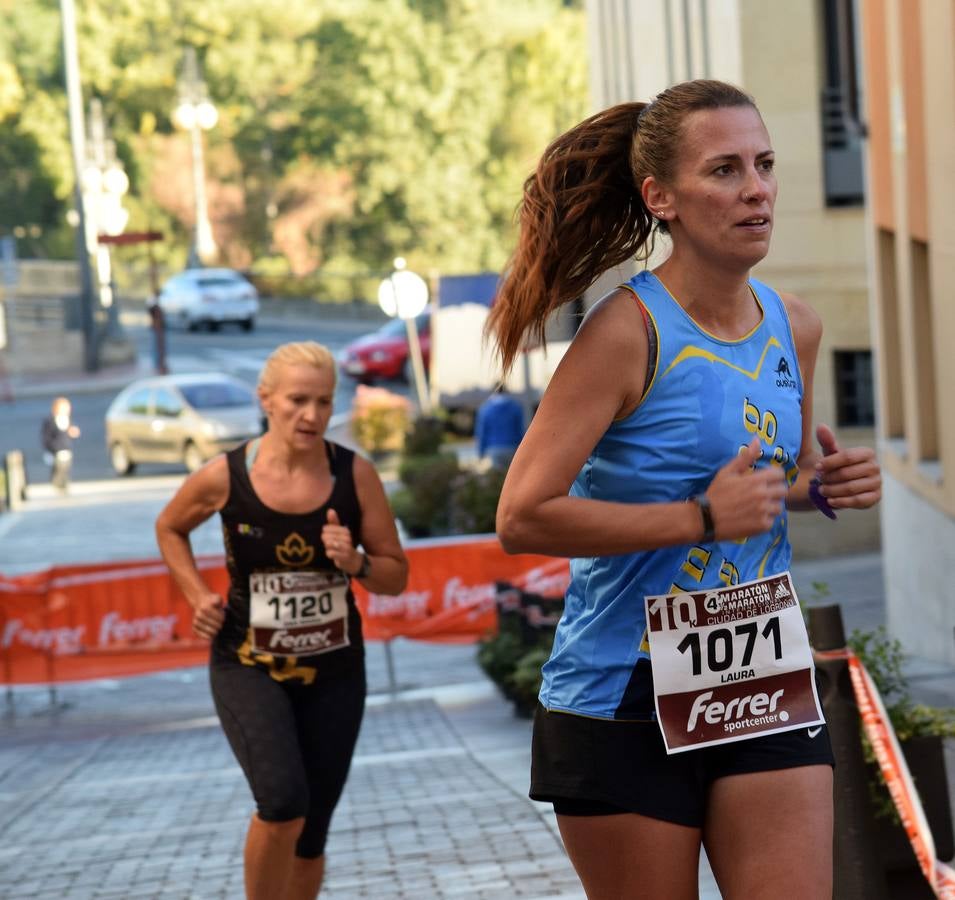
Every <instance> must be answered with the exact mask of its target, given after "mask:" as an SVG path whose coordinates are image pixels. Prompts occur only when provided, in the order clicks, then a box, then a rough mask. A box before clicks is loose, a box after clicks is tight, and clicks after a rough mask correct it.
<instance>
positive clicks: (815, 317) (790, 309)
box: [779, 293, 822, 510]
mask: <svg viewBox="0 0 955 900" xmlns="http://www.w3.org/2000/svg"><path fill="white" fill-rule="evenodd" d="M779 296H780V297H781V298H782V301H783V305H784V306H785V307H786V312H787V313H788V315H789V324H790V325H791V326H792V331H793V340H794V341H795V343H796V354H797V356H798V357H799V372H800V375H801V376H802V387H803V394H802V440H801V442H800V447H799V457H798V459H797V462H798V464H799V477H798V478H797V479H796V483H795V484H794V485H793V486H792V487H791V488H790V489H789V494H788V496H787V497H786V508H787V509H791V510H805V509H815V506H814V505H813V503H812V501H811V500H810V499H809V482H810V481H811V480H812V478H813V477H814V475H815V467H816V461H817V460H818V459H819V451H818V450H817V448H816V445H815V442H814V440H813V434H812V398H813V379H814V376H815V371H816V358H817V356H818V354H819V342H820V341H821V340H822V319H820V318H819V314H818V313H817V312H816V311H815V310H814V309H813V308H812V307H811V306H810V305H809V304H808V303H806V302H805V301H804V300H801V299H800V298H799V297H797V296H796V295H795V294H783V293H781V294H780V295H779Z"/></svg>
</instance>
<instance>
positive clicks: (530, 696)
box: [508, 635, 553, 715]
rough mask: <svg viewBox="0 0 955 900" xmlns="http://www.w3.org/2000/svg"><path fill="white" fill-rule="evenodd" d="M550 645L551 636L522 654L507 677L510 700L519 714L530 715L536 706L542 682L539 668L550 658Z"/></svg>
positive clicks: (551, 642) (551, 641)
mask: <svg viewBox="0 0 955 900" xmlns="http://www.w3.org/2000/svg"><path fill="white" fill-rule="evenodd" d="M552 644H553V635H551V639H550V640H549V641H546V642H544V643H542V644H541V645H540V646H538V647H535V648H534V649H533V650H529V651H527V652H526V653H524V655H523V656H521V657H520V659H518V660H517V664H516V665H515V666H514V670H513V671H512V672H511V674H510V676H509V677H508V684H509V685H510V688H511V700H513V701H514V706H515V708H516V710H517V712H518V713H519V714H524V715H531V714H532V713H533V711H534V708H535V707H536V706H537V695H538V694H539V693H540V689H541V681H542V680H543V677H542V675H541V667H542V666H543V665H544V663H545V662H547V660H548V659H549V658H550V651H551V645H552Z"/></svg>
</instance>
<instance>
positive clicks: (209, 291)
mask: <svg viewBox="0 0 955 900" xmlns="http://www.w3.org/2000/svg"><path fill="white" fill-rule="evenodd" d="M159 308H160V309H161V310H162V312H163V315H164V316H165V318H166V321H167V322H168V323H170V324H175V325H182V326H183V327H185V328H188V329H189V330H190V331H196V330H197V329H198V328H200V327H201V326H203V325H204V326H206V327H207V328H209V329H210V330H211V331H215V330H216V329H217V328H218V327H219V326H220V325H221V324H222V323H224V322H238V323H239V325H241V326H242V328H243V329H245V330H246V331H251V330H252V329H253V328H254V327H255V317H256V316H257V315H258V314H259V295H258V292H257V291H256V289H255V287H254V286H253V285H252V284H250V283H249V282H248V281H246V279H245V278H243V277H242V276H241V275H240V274H239V273H238V272H236V271H235V270H233V269H186V270H185V271H184V272H180V273H179V274H178V275H174V276H173V277H172V278H170V279H169V280H168V281H167V282H166V283H165V284H164V285H163V288H162V290H161V291H160V292H159Z"/></svg>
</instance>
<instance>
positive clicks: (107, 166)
mask: <svg viewBox="0 0 955 900" xmlns="http://www.w3.org/2000/svg"><path fill="white" fill-rule="evenodd" d="M81 186H82V189H83V202H84V206H85V208H86V210H87V216H86V220H85V227H86V246H87V248H88V250H89V252H90V254H91V255H92V256H93V257H94V258H95V260H96V283H97V293H98V297H99V306H100V307H101V308H102V309H105V310H106V314H107V319H106V336H107V337H108V338H110V339H113V340H117V339H121V338H122V329H121V328H120V324H119V314H118V308H117V305H116V303H115V297H114V296H113V271H112V261H111V259H110V252H109V245H108V244H105V243H102V242H101V241H100V238H101V237H102V236H104V235H109V236H111V237H112V236H116V235H118V234H122V232H123V229H125V228H126V223H127V222H128V221H129V213H128V212H127V211H126V210H125V209H124V208H123V205H122V199H123V195H124V194H125V193H126V192H127V191H128V190H129V178H127V177H126V172H125V171H124V169H123V166H122V163H121V162H120V160H119V158H118V157H117V156H116V144H115V143H114V142H113V141H112V140H111V139H110V138H109V136H108V133H107V128H106V119H105V117H104V116H103V104H102V103H101V102H100V101H99V100H98V99H96V98H94V99H92V100H90V115H89V134H88V136H87V140H86V159H85V162H84V164H83V172H82V176H81Z"/></svg>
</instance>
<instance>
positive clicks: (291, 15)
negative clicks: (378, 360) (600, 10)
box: [0, 0, 588, 277]
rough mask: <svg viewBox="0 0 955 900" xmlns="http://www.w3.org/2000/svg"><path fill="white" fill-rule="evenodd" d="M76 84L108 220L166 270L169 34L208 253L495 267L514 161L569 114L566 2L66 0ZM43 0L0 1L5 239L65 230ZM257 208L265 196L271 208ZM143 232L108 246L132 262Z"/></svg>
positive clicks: (514, 191) (310, 265) (500, 257)
mask: <svg viewBox="0 0 955 900" xmlns="http://www.w3.org/2000/svg"><path fill="white" fill-rule="evenodd" d="M77 16H78V27H79V33H78V43H79V53H80V69H81V74H82V79H83V87H84V96H85V98H86V100H87V101H88V100H89V98H90V97H92V96H96V97H100V98H101V99H102V101H103V104H104V110H105V114H106V118H107V121H108V123H109V126H110V128H111V130H112V136H113V138H114V139H115V140H116V143H117V150H118V153H119V156H120V157H121V159H122V162H123V164H124V166H125V168H126V171H127V173H128V175H129V178H130V183H131V187H130V193H129V195H127V197H126V198H125V200H124V205H125V206H126V207H127V209H128V210H129V211H130V221H129V225H128V227H127V230H130V231H139V230H146V229H156V230H161V231H163V232H164V233H165V234H166V237H167V239H166V241H164V242H163V243H162V244H161V245H159V246H158V248H157V253H158V255H159V257H160V261H161V263H162V265H163V268H164V269H167V270H169V269H173V268H178V267H181V266H182V265H183V264H184V262H185V258H186V255H187V250H188V243H189V236H190V230H191V227H192V222H193V193H192V185H191V176H190V156H189V153H190V151H189V142H188V138H187V136H186V135H185V134H183V133H182V132H178V131H177V130H176V129H175V127H174V126H173V123H172V112H173V108H174V106H175V103H176V96H177V87H176V81H177V76H178V73H179V70H180V67H181V65H182V59H183V49H184V47H186V46H187V45H193V46H194V47H195V48H196V50H197V53H198V56H199V59H200V62H201V66H202V72H203V75H204V78H205V81H206V83H207V85H208V88H209V94H210V98H211V99H212V101H213V102H214V103H215V105H216V107H217V109H218V111H219V122H218V124H217V125H216V127H215V128H213V129H212V130H211V131H209V132H207V133H206V134H205V140H206V146H207V158H206V178H207V190H208V199H209V209H210V218H211V220H212V225H213V230H214V232H215V237H216V241H217V242H218V244H219V246H220V250H221V254H222V260H221V261H222V262H223V263H224V264H227V265H231V266H235V267H237V268H240V269H246V270H252V271H256V270H258V269H261V271H262V274H263V275H269V276H280V275H288V276H292V277H302V276H306V275H308V274H309V273H315V272H318V271H322V270H324V271H326V272H333V273H337V274H339V275H342V276H348V275H349V274H360V273H366V272H369V271H376V270H378V271H387V270H388V269H390V267H391V260H392V258H393V257H394V256H396V255H403V256H405V257H406V258H407V259H408V263H409V265H410V266H411V267H412V268H417V269H419V270H421V271H428V270H433V269H440V270H442V271H444V272H477V271H485V270H491V271H498V270H500V268H501V267H502V265H503V264H504V262H505V260H506V257H507V252H508V248H509V246H510V245H511V244H512V242H513V238H514V234H513V227H514V223H513V218H514V211H515V208H516V205H517V202H518V200H519V198H520V191H521V185H522V182H523V179H524V178H525V177H526V176H527V175H528V174H529V173H530V171H531V170H532V168H533V166H534V164H535V162H536V159H537V157H538V156H539V155H540V153H541V151H542V150H543V149H544V147H545V146H546V144H547V143H548V142H549V141H550V140H551V139H552V138H553V137H554V136H555V135H557V134H558V133H560V132H561V131H563V130H565V129H566V128H567V127H569V126H570V125H572V124H573V123H575V122H576V121H578V120H579V119H581V118H582V117H583V116H584V115H586V112H587V109H588V100H587V95H588V90H587V66H586V36H585V23H584V13H583V9H582V2H581V0H572V2H567V0H523V2H521V3H514V2H513V0H283V2H282V3H272V2H268V0H200V2H194V3H186V2H182V0H83V2H81V3H77ZM68 134H69V132H68V123H67V114H66V97H65V89H64V76H63V61H62V39H61V28H60V13H59V4H58V2H57V0H30V2H28V3H22V2H20V0H0V233H10V232H11V231H12V229H13V228H14V227H15V226H26V231H27V236H26V237H25V238H23V239H22V240H20V241H19V247H18V249H19V253H20V255H21V256H23V257H29V256H38V257H52V258H57V257H65V258H68V257H71V256H72V254H73V247H74V240H73V236H72V233H71V229H70V227H69V225H67V223H66V214H67V211H68V210H69V208H70V206H71V205H72V204H71V195H72V185H73V173H72V166H71V162H70V150H69V137H68ZM270 213H271V214H270ZM140 253H141V254H143V255H144V254H145V250H143V249H139V248H128V249H125V250H124V257H125V260H126V263H127V264H130V263H132V264H135V263H136V259H135V257H136V256H137V254H140Z"/></svg>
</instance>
